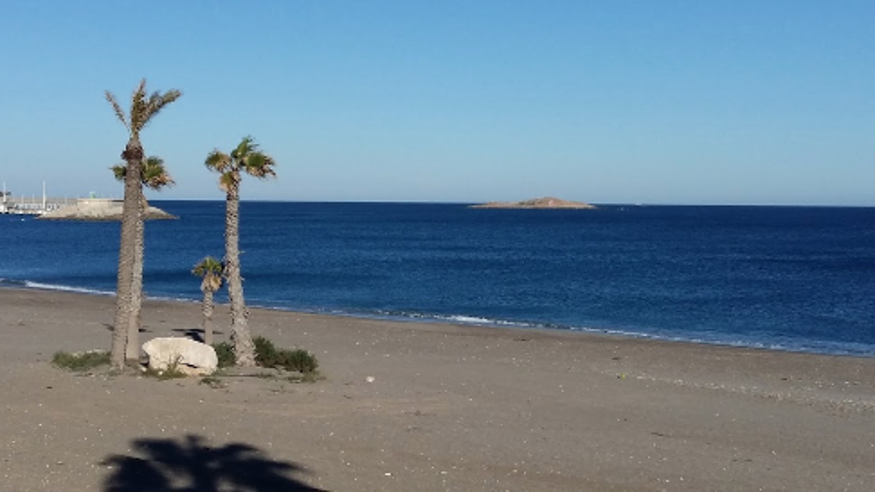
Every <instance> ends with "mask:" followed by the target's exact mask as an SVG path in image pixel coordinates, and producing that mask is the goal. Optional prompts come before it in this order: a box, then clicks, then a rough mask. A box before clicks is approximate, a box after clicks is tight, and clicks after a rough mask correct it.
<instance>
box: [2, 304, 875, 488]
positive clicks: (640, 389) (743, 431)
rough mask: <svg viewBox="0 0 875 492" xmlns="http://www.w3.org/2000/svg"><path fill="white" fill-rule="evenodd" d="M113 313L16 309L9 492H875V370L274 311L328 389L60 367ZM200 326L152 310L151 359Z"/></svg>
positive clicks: (12, 309)
mask: <svg viewBox="0 0 875 492" xmlns="http://www.w3.org/2000/svg"><path fill="white" fill-rule="evenodd" d="M113 306H114V299H113V298H111V297H101V296H86V295H80V294H72V293H60V292H41V291H34V290H15V289H0V390H2V391H0V409H2V419H0V490H4V491H6V490H8V491H28V490H40V491H43V490H82V491H85V490H171V489H172V490H181V489H180V488H172V483H174V482H173V481H174V480H185V479H187V478H191V479H192V480H194V483H195V485H194V486H193V487H194V488H192V489H188V490H202V491H206V490H231V489H222V488H218V487H217V486H216V485H215V482H216V481H217V480H218V479H219V477H225V478H230V479H234V480H236V483H237V485H239V488H237V489H233V490H338V491H383V490H385V491H412V490H425V491H430V490H435V491H438V490H455V491H479V490H488V491H493V490H495V491H498V490H513V491H562V490H568V491H572V490H574V491H578V490H594V491H602V490H618V491H635V490H654V491H656V490H690V491H703V490H790V491H803V490H811V491H825V490H830V491H833V490H848V491H867V492H869V491H872V490H875V359H867V358H852V357H831V356H819V355H807V354H792V353H781V352H772V351H765V350H749V349H739V348H728V347H715V346H704V345H695V344H684V343H663V342H654V341H646V340H636V339H624V338H617V337H609V336H599V335H587V334H573V333H555V332H544V331H531V330H509V329H489V328H478V327H461V326H452V325H441V324H419V323H399V322H390V321H380V320H361V319H352V318H345V317H331V316H316V315H308V314H299V313H289V312H280V311H270V310H258V309H253V310H252V313H251V318H250V319H251V326H252V328H253V332H254V333H255V334H257V335H258V334H260V335H265V336H268V337H270V338H272V339H274V340H275V341H276V342H278V343H279V344H281V345H285V346H300V347H303V348H306V349H308V350H310V351H312V352H314V353H315V354H316V355H317V356H318V357H319V360H320V366H321V370H322V372H323V373H324V375H325V376H326V379H325V380H323V381H319V382H316V383H310V384H302V383H298V384H295V383H290V382H286V381H282V380H275V379H265V378H257V377H233V378H221V381H222V382H223V383H224V384H225V387H223V388H212V387H209V386H207V385H204V384H199V379H198V378H192V379H187V380H172V381H158V380H155V379H152V378H148V377H141V376H137V375H134V374H124V375H119V376H111V375H109V374H107V373H105V372H97V373H95V374H85V375H77V374H74V373H69V372H64V371H61V370H58V369H56V368H54V367H52V366H51V364H50V363H49V360H50V358H51V355H52V354H53V353H54V352H55V351H58V350H67V351H78V350H87V349H92V348H106V347H108V345H109V342H110V332H109V331H108V326H109V323H111V322H112V319H113ZM226 312H227V311H226V310H225V309H224V308H221V309H220V310H219V313H218V314H219V315H220V317H219V318H218V319H217V321H218V323H217V324H218V325H219V326H224V325H225V323H226V318H225V317H224V315H225V314H226ZM199 314H200V313H199V306H198V305H197V304H194V303H172V302H157V301H149V302H147V303H146V304H145V305H144V311H143V320H144V326H145V329H146V332H145V333H143V340H144V341H145V340H147V339H149V338H151V337H154V336H167V335H182V334H183V333H184V332H185V330H188V329H193V328H196V327H197V326H199ZM226 336H227V333H224V334H219V335H218V337H219V339H224V338H225V337H226ZM370 378H373V380H372V382H368V380H369V379H370ZM245 486H250V487H249V488H246V487H245Z"/></svg>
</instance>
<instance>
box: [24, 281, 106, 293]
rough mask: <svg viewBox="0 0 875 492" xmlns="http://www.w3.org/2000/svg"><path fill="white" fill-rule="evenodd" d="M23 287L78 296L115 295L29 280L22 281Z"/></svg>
mask: <svg viewBox="0 0 875 492" xmlns="http://www.w3.org/2000/svg"><path fill="white" fill-rule="evenodd" d="M24 286H25V287H27V288H29V289H41V290H57V291H62V292H78V293H80V294H97V295H103V296H111V295H115V292H108V291H104V290H95V289H86V288H84V287H72V286H69V285H57V284H44V283H40V282H31V281H29V280H25V281H24Z"/></svg>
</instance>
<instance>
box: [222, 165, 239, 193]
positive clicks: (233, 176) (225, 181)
mask: <svg viewBox="0 0 875 492" xmlns="http://www.w3.org/2000/svg"><path fill="white" fill-rule="evenodd" d="M239 185H240V174H239V173H238V172H237V171H236V170H232V171H228V172H226V173H223V174H222V176H221V177H220V178H219V188H221V189H222V191H225V192H228V191H230V190H232V189H234V188H235V187H237V186H239Z"/></svg>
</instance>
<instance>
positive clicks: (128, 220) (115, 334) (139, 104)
mask: <svg viewBox="0 0 875 492" xmlns="http://www.w3.org/2000/svg"><path fill="white" fill-rule="evenodd" d="M105 95H106V100H107V101H109V104H110V105H112V109H113V111H114V112H115V115H116V117H118V119H119V121H121V123H122V125H124V126H125V128H126V129H127V131H128V143H127V145H126V146H125V150H124V152H122V159H124V160H125V162H126V163H127V172H126V174H125V194H124V205H123V208H122V226H121V239H120V241H119V259H118V277H117V284H116V310H115V320H114V323H113V330H112V351H111V353H110V359H111V362H112V366H113V367H114V368H116V369H121V368H123V367H124V364H125V355H126V349H127V345H128V336H127V335H128V323H129V320H130V317H131V315H132V314H133V306H134V301H133V297H134V294H133V286H134V278H135V276H136V274H135V270H136V266H135V264H136V262H135V261H134V260H135V256H136V250H137V245H136V238H137V223H138V222H139V220H140V216H141V215H142V212H141V210H140V201H141V200H142V196H143V187H142V181H141V177H142V167H143V156H144V153H143V145H142V144H141V143H140V132H141V131H142V130H143V128H145V127H146V125H147V124H148V123H149V121H150V120H151V119H152V118H153V117H155V115H157V114H158V113H159V112H160V111H161V110H162V109H163V108H164V107H166V106H167V105H168V104H170V103H172V102H173V101H176V100H177V99H179V97H180V96H182V93H181V92H179V91H177V90H169V91H167V92H165V93H163V94H162V93H160V92H153V93H152V94H146V79H143V80H142V81H140V85H139V86H137V89H136V90H135V91H134V93H133V94H132V95H131V107H130V111H128V113H127V114H125V111H124V110H123V109H122V107H121V105H120V104H119V103H118V100H116V97H115V96H114V95H113V94H112V93H111V92H109V91H106V92H105ZM140 265H142V263H140ZM139 275H142V271H140V272H139ZM138 349H139V348H138Z"/></svg>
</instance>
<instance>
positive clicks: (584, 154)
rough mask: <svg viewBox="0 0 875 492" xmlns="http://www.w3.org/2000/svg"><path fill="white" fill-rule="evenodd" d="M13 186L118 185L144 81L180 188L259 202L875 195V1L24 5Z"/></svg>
mask: <svg viewBox="0 0 875 492" xmlns="http://www.w3.org/2000/svg"><path fill="white" fill-rule="evenodd" d="M2 7H3V9H2V10H3V29H2V30H0V46H2V49H0V66H2V67H3V70H2V76H0V148H2V151H3V154H4V159H3V164H2V165H0V180H2V181H5V182H6V183H7V187H9V189H11V190H12V191H13V192H14V193H16V194H17V193H23V194H27V195H30V194H34V193H36V194H38V193H39V192H40V188H41V183H42V180H43V179H45V180H46V181H47V186H48V189H49V192H50V194H51V195H60V196H63V195H66V196H84V195H86V194H88V193H89V192H91V191H94V192H97V193H98V194H99V195H101V196H119V195H120V194H121V186H120V185H118V184H116V183H115V182H114V181H113V180H112V177H111V174H110V172H109V171H108V170H107V168H108V167H109V166H110V165H112V164H114V163H116V162H118V160H119V159H118V156H119V153H120V151H121V150H122V149H123V147H124V144H125V142H126V138H127V136H126V133H125V129H124V128H123V127H122V126H121V124H120V123H119V122H118V121H117V120H116V119H115V117H114V116H113V113H112V111H111V108H110V106H109V105H108V104H107V103H106V101H104V99H103V91H104V90H110V91H111V92H113V93H115V94H116V96H118V97H119V98H120V99H124V100H127V98H128V97H129V95H130V93H131V91H132V90H133V89H134V88H135V86H136V85H137V83H138V82H139V80H140V78H142V77H146V78H147V80H148V88H149V89H150V90H166V89H171V88H176V89H180V90H182V91H183V93H184V95H183V97H182V98H181V99H180V100H179V101H177V102H176V103H174V104H173V105H171V106H169V107H167V108H166V110H165V111H164V112H162V113H161V114H159V115H158V116H157V117H156V118H155V120H154V121H153V122H152V124H151V125H150V126H149V127H147V128H146V129H145V131H144V132H143V135H142V140H143V143H144V146H145V149H146V152H147V153H148V154H156V155H160V156H161V157H163V158H164V159H165V161H166V163H167V165H168V167H169V168H170V170H171V172H172V174H173V176H174V177H175V178H176V181H177V183H178V184H177V186H176V187H175V188H173V189H172V190H170V191H167V192H164V193H162V194H161V195H160V196H156V195H150V196H151V197H152V198H153V199H155V198H163V199H222V198H223V195H222V193H221V192H220V191H219V190H218V188H217V186H216V176H214V175H210V174H209V173H208V172H207V171H206V170H205V168H204V167H203V160H204V158H205V157H206V155H207V153H208V152H209V151H210V150H212V149H214V148H217V147H218V148H221V149H223V150H226V151H227V150H230V149H231V148H232V147H233V146H235V145H236V144H237V143H238V142H239V140H240V138H241V137H243V136H245V135H250V134H251V135H252V136H254V137H255V138H256V139H257V140H258V141H259V142H260V143H261V144H262V146H263V149H264V150H265V151H267V152H268V153H270V154H271V155H273V156H274V158H275V159H276V160H277V161H278V163H279V166H278V168H277V172H278V174H279V177H278V179H277V180H274V181H270V182H264V183H260V182H257V181H255V180H249V181H246V182H244V184H243V188H242V196H243V199H244V200H245V199H251V200H256V199H257V200H304V201H310V200H329V201H358V200H386V201H464V202H468V201H470V202H477V201H488V200H521V199H525V198H531V197H537V196H544V195H554V196H559V197H562V198H567V199H572V200H581V201H589V202H594V203H636V202H641V203H666V204H668V203H671V204H811V205H867V206H875V29H873V27H872V25H873V22H875V2H872V1H870V0H862V1H850V0H839V1H804V0H786V1H779V0H772V1H764V0H756V1H745V0H733V1H720V0H714V1H692V0H691V1H669V0H646V1H622V0H618V1H608V0H604V1H583V0H573V1H563V0H551V1H512V0H502V1H485V0H484V1H477V0H466V1H453V0H442V1H439V2H438V1H418V0H405V1H380V0H374V1H331V0H319V1H315V0H314V1H307V2H305V1H292V0H276V1H257V0H253V1H248V2H231V1H220V0H213V1H194V0H189V1H184V2H178V1H161V0H158V1H149V2H117V1H103V0H100V1H89V2H68V1H49V0H44V1H33V2H13V1H8V0H3V1H2Z"/></svg>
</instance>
